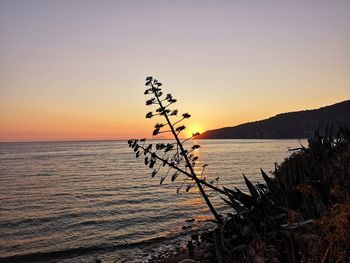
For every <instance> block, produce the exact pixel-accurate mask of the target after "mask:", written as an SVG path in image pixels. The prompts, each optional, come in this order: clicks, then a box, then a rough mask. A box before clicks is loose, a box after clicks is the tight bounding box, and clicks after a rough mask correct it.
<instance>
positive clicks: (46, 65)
mask: <svg viewBox="0 0 350 263" xmlns="http://www.w3.org/2000/svg"><path fill="white" fill-rule="evenodd" d="M349 14H350V1H340V0H339V1H337V0H335V1H322V0H320V1H241V0H236V1H235V0H231V1H214V0H213V1H206V0H197V1H195V0H177V1H166V0H163V1H155V0H148V1H146V0H140V1H134V0H125V1H117V0H115V1H111V0H108V1H107V0H106V1H103V0H102V1H97V0H96V1H89V0H84V1H78V0H72V1H67V0H62V1H54V0H53V1H35V0H30V1H29V0H22V1H18V0H2V1H0V141H38V140H90V139H91V140H94V139H127V138H134V137H150V136H151V132H152V130H153V125H154V123H155V122H160V121H161V120H154V119H151V120H149V119H145V114H146V112H148V111H149V110H150V109H149V108H147V107H146V106H145V100H146V97H145V95H144V94H143V92H144V89H145V87H144V79H145V77H146V76H154V77H155V78H157V79H158V80H159V81H160V82H162V83H163V89H164V92H165V93H172V95H173V96H174V97H175V98H176V99H177V100H178V103H177V107H178V109H179V110H180V112H189V113H190V114H191V115H192V117H191V119H190V120H189V121H188V122H187V123H186V126H187V127H188V131H189V132H192V131H200V132H203V131H205V130H209V129H214V128H221V127H226V126H234V125H237V124H240V123H244V122H248V121H255V120H260V119H264V118H268V117H270V116H273V115H276V114H278V113H283V112H289V111H297V110H304V109H313V108H319V107H322V106H325V105H330V104H333V103H336V102H340V101H344V100H347V99H350V15H349Z"/></svg>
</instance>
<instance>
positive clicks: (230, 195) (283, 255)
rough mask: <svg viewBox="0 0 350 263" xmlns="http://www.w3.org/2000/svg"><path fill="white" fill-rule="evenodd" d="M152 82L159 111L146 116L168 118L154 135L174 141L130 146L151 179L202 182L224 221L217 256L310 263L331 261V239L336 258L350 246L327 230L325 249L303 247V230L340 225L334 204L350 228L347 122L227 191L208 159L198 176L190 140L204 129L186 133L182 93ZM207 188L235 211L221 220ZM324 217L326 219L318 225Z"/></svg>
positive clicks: (349, 136) (152, 103)
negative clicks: (209, 172) (210, 173)
mask: <svg viewBox="0 0 350 263" xmlns="http://www.w3.org/2000/svg"><path fill="white" fill-rule="evenodd" d="M146 86H147V89H146V91H145V94H146V95H150V96H151V98H149V99H148V100H147V101H146V105H147V106H156V109H155V111H149V112H148V113H147V114H146V118H153V117H156V116H161V117H162V118H164V119H165V122H160V123H156V124H155V126H154V131H153V135H154V136H157V135H159V134H167V133H168V134H170V135H171V136H172V137H173V139H174V141H171V142H168V143H163V142H158V143H154V144H146V139H141V140H136V139H133V140H129V141H128V143H129V146H130V147H131V148H132V149H133V150H134V151H135V154H136V157H137V158H139V157H141V156H143V157H144V163H145V165H147V166H148V167H149V168H151V169H152V174H151V176H152V177H154V176H155V175H156V174H162V176H160V184H162V183H163V182H164V180H165V179H166V178H168V177H169V178H170V180H171V181H172V182H173V181H175V180H176V179H177V178H178V177H179V176H180V175H181V174H182V175H185V176H186V177H185V179H183V181H182V183H181V185H180V187H179V188H178V189H177V190H178V191H180V190H181V189H182V188H183V187H184V186H186V191H188V190H189V189H191V188H192V187H193V186H195V185H197V186H198V188H199V190H200V193H201V195H202V196H203V198H204V200H205V202H206V204H207V205H208V207H209V209H210V211H211V212H212V214H213V215H214V217H215V218H216V220H217V222H220V224H218V226H217V229H216V230H215V231H214V232H212V233H211V234H209V235H208V236H210V235H211V238H212V241H213V243H214V244H215V251H216V255H217V260H218V262H290V263H295V262H300V261H303V262H305V259H307V258H309V259H310V257H313V258H314V259H315V258H316V259H322V258H323V259H324V258H325V257H326V256H327V253H328V250H329V249H327V247H328V243H327V242H329V241H331V242H335V243H334V244H336V246H335V245H333V246H332V248H335V249H336V250H335V251H337V253H335V256H332V257H333V258H337V257H338V258H339V253H340V252H342V251H345V250H347V249H348V248H349V249H350V246H349V245H348V243H347V242H345V241H344V240H348V239H346V238H343V239H342V240H337V239H336V235H326V238H325V239H324V238H323V236H324V234H323V233H322V234H320V235H319V237H318V238H319V240H321V239H324V241H322V242H323V248H324V249H323V248H322V249H323V250H321V254H320V253H319V251H320V250H319V249H318V248H317V247H318V245H317V246H315V247H316V248H315V249H314V251H313V252H310V251H308V250H307V249H305V247H304V248H303V247H302V246H303V243H302V242H305V240H306V238H305V236H304V235H303V232H306V233H308V232H310V231H312V229H315V228H313V225H316V226H317V225H319V226H323V225H326V226H327V228H331V227H332V228H333V227H334V226H333V222H330V220H327V218H326V219H325V216H324V214H325V213H326V212H327V210H330V208H331V207H332V206H333V205H334V204H337V203H339V204H341V205H342V204H344V205H342V206H341V211H343V212H342V213H341V216H339V218H340V219H339V220H342V226H343V228H345V227H348V222H347V221H346V220H345V219H344V218H347V220H350V219H349V217H348V215H347V213H348V211H350V201H349V200H350V190H349V189H350V176H349V171H350V169H349V167H350V154H349V152H350V132H349V129H346V128H345V129H342V128H340V129H339V131H338V133H337V134H336V136H333V134H332V131H333V126H329V127H327V129H326V132H325V133H326V134H325V136H320V135H319V131H318V130H316V131H315V134H314V137H313V138H311V139H309V147H308V148H305V147H303V146H301V147H300V148H298V149H296V150H298V151H297V152H295V153H293V154H292V155H291V156H290V157H288V158H286V159H285V161H284V162H283V163H282V164H281V165H277V164H276V169H275V172H274V173H272V177H269V176H268V175H267V174H266V173H265V172H264V171H263V170H261V175H262V178H263V180H264V183H263V184H257V185H254V184H253V183H252V182H251V181H250V180H249V179H248V178H247V177H246V176H244V175H243V178H244V181H245V184H246V186H247V191H241V190H240V189H238V188H236V187H235V188H234V189H228V188H225V187H223V189H220V188H219V187H218V178H216V179H215V180H213V181H212V182H210V183H208V182H207V181H206V178H205V177H203V172H204V170H205V168H206V166H207V164H203V165H202V166H201V167H200V169H201V171H200V172H199V173H198V174H197V173H196V172H195V168H196V167H197V166H198V165H197V164H198V156H197V155H196V154H195V153H196V150H197V149H198V148H199V147H200V146H199V145H197V144H195V145H191V146H187V147H186V142H187V141H188V140H190V139H191V138H193V137H195V136H196V135H197V134H193V135H192V137H191V138H188V139H183V140H182V139H180V134H181V133H182V132H183V131H184V130H185V129H186V127H185V126H184V125H183V121H184V120H186V119H189V118H190V117H191V115H190V114H188V113H183V114H182V115H180V114H179V111H178V110H177V109H172V108H171V107H172V105H173V104H174V103H175V102H176V99H174V98H173V96H172V95H171V94H167V95H163V92H162V89H161V88H160V87H161V86H162V84H161V83H160V82H158V81H157V80H155V79H153V78H152V77H147V78H146ZM204 187H207V188H210V189H212V190H213V191H215V192H217V193H220V194H221V198H222V199H223V201H225V203H226V204H228V205H229V206H230V207H231V208H232V209H233V212H234V213H231V214H228V216H227V217H225V218H222V217H221V216H220V215H219V214H218V213H217V212H216V210H215V208H214V207H213V205H212V203H211V202H210V200H209V197H208V195H207V194H206V193H205V191H204ZM331 214H332V213H331ZM322 216H323V219H322ZM320 218H321V221H320V222H321V223H317V222H318V221H319V220H320ZM344 220H345V221H344ZM343 221H344V222H343ZM310 229H311V230H310ZM316 229H317V228H316ZM344 233H346V234H344V235H345V237H349V234H350V228H349V227H348V228H347V231H345V232H344ZM209 238H210V237H209ZM300 240H304V241H300ZM328 248H329V247H328ZM322 253H325V254H324V255H323V254H322ZM333 254H334V253H333ZM310 255H311V256H310ZM331 255H332V253H331ZM308 262H311V261H308ZM312 262H316V261H315V260H313V261H312Z"/></svg>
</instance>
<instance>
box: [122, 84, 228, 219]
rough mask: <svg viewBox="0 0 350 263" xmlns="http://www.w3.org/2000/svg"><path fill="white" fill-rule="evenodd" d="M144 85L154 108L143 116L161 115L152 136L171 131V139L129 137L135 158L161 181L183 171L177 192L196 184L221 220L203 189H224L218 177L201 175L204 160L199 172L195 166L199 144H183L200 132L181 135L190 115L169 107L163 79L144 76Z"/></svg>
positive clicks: (170, 105)
mask: <svg viewBox="0 0 350 263" xmlns="http://www.w3.org/2000/svg"><path fill="white" fill-rule="evenodd" d="M146 87H147V88H146V90H145V92H144V94H145V95H147V96H150V98H148V99H147V101H146V106H155V107H156V108H155V111H149V112H148V113H147V114H146V118H149V119H150V118H154V117H162V119H163V121H162V122H158V123H156V124H155V125H154V130H153V136H157V135H159V134H170V135H171V136H172V138H173V140H172V141H171V142H168V143H163V142H158V143H151V144H147V143H146V139H145V138H144V139H141V140H137V139H131V140H129V141H128V144H129V147H131V148H132V149H133V150H134V152H135V154H136V157H137V158H139V157H141V156H142V157H143V158H144V163H145V165H147V166H148V167H149V168H150V169H152V173H151V176H152V177H155V176H156V175H157V174H161V176H160V184H162V183H163V182H164V180H166V179H167V178H170V180H171V181H172V182H174V181H175V180H177V179H178V177H179V176H180V175H184V176H185V178H182V183H181V184H180V186H179V187H178V189H177V192H179V191H180V190H181V189H182V188H184V186H186V187H185V188H186V191H189V190H190V189H191V188H192V187H194V186H197V187H198V189H199V191H200V193H201V195H202V197H203V198H204V200H205V202H206V204H207V206H208V208H209V209H210V211H211V213H212V214H213V216H214V217H215V219H216V221H217V222H220V221H221V216H220V215H219V214H218V213H217V211H216V209H215V208H214V206H213V205H212V203H211V201H210V200H209V197H208V195H207V194H206V192H205V189H204V188H205V187H208V188H210V189H212V190H214V191H217V192H219V193H223V194H225V192H224V191H223V190H221V189H219V188H218V180H219V178H216V179H215V180H214V181H212V182H209V183H208V182H207V180H206V178H205V177H204V175H203V172H204V170H205V168H206V166H207V164H203V165H202V166H201V167H200V169H201V172H199V173H196V172H195V167H197V166H198V156H197V155H196V150H197V149H198V148H199V147H200V145H198V144H195V145H190V146H186V142H188V141H189V140H190V139H192V138H194V137H195V136H197V135H199V133H195V134H192V136H191V137H190V138H186V139H180V137H181V134H183V132H184V130H185V129H186V126H185V125H184V124H183V122H184V121H185V120H187V119H189V118H190V117H191V115H190V114H189V113H183V114H179V111H178V110H177V109H173V108H172V107H173V106H174V104H175V103H176V99H175V98H174V97H173V96H172V95H171V94H166V95H165V94H163V91H162V88H161V87H162V83H160V82H159V81H158V80H156V79H154V78H153V77H147V78H146Z"/></svg>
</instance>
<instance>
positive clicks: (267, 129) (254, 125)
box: [196, 100, 350, 139]
mask: <svg viewBox="0 0 350 263" xmlns="http://www.w3.org/2000/svg"><path fill="white" fill-rule="evenodd" d="M330 122H334V123H336V124H337V125H340V126H345V127H350V100H347V101H343V102H340V103H337V104H334V105H331V106H327V107H323V108H320V109H317V110H305V111H298V112H289V113H282V114H278V115H276V116H274V117H271V118H269V119H266V120H261V121H255V122H249V123H245V124H241V125H238V126H234V127H226V128H221V129H216V130H210V131H206V132H204V133H202V134H201V135H199V136H198V137H196V138H198V139H293V138H296V139H300V138H310V137H312V136H313V133H314V131H315V129H317V127H320V128H323V129H322V130H321V133H324V132H325V130H324V128H325V127H326V126H327V124H328V123H330Z"/></svg>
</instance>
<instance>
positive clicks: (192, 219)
mask: <svg viewBox="0 0 350 263" xmlns="http://www.w3.org/2000/svg"><path fill="white" fill-rule="evenodd" d="M195 220H196V219H194V218H191V219H187V220H186V222H187V223H190V222H194V221H195Z"/></svg>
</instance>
